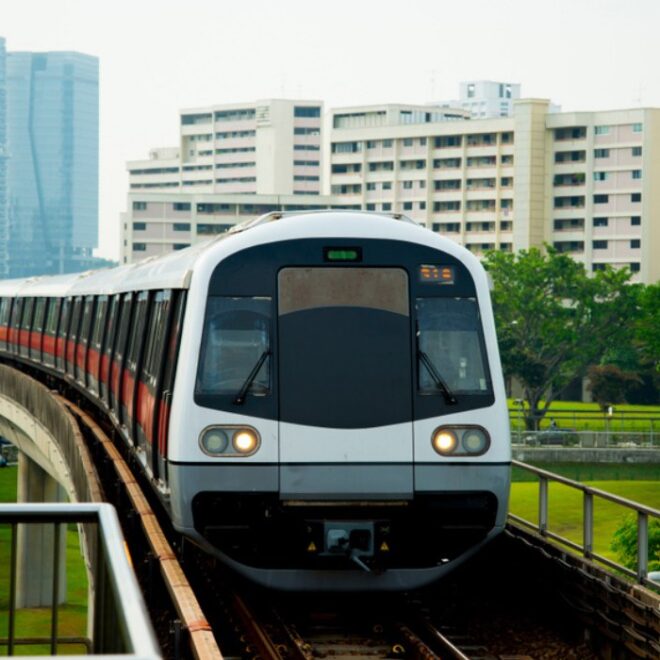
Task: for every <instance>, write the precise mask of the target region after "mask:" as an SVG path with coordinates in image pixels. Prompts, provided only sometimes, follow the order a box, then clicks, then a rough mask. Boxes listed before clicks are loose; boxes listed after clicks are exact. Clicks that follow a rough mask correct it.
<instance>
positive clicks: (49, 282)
mask: <svg viewBox="0 0 660 660" xmlns="http://www.w3.org/2000/svg"><path fill="white" fill-rule="evenodd" d="M289 219H291V220H293V219H295V225H292V224H291V223H288V222H283V223H282V225H285V226H288V231H284V232H283V234H288V235H300V234H301V233H303V234H304V233H305V231H302V229H301V224H300V222H301V221H304V223H305V229H306V230H309V231H310V234H311V235H314V236H316V235H317V232H318V231H319V229H320V227H323V226H324V225H323V224H322V222H323V221H324V220H325V221H331V222H332V223H333V224H332V226H333V228H334V227H339V226H341V229H342V231H344V230H350V229H352V228H355V229H358V227H359V228H360V229H358V231H360V232H362V231H364V226H365V220H367V219H368V223H369V224H368V227H369V229H371V228H372V227H373V225H372V224H371V223H374V224H376V223H382V224H381V226H380V227H379V228H378V230H376V231H377V232H378V234H379V235H381V232H382V235H383V237H384V238H385V237H387V236H388V234H390V233H391V232H392V230H395V227H394V223H396V224H397V225H398V227H396V230H395V231H394V233H395V234H396V235H397V236H398V237H400V236H401V235H405V236H408V232H409V231H414V232H415V234H410V237H409V240H411V241H414V242H422V241H420V240H419V236H420V235H419V234H417V231H425V230H424V228H423V227H421V226H420V225H418V224H417V223H416V222H414V221H413V220H411V219H410V218H408V217H407V216H405V215H402V214H397V213H393V214H380V213H369V212H364V211H347V210H343V211H338V210H332V209H328V210H322V211H303V212H299V211H296V212H274V213H268V214H266V215H262V216H259V217H257V218H253V219H250V220H248V221H246V222H243V223H241V224H238V225H235V226H234V227H232V228H231V229H230V230H229V231H227V232H226V233H224V234H221V235H220V236H217V237H216V238H213V239H210V240H208V241H204V242H201V243H196V244H195V245H193V246H191V247H188V248H185V249H183V250H178V251H176V252H171V253H169V254H167V255H163V256H154V257H148V258H147V259H144V260H142V261H139V262H136V263H134V264H127V265H124V266H117V267H115V268H104V269H101V270H94V271H86V272H83V273H73V274H69V275H54V276H41V277H33V278H23V279H12V280H0V297H13V296H35V297H36V296H84V295H88V294H92V293H93V294H101V295H103V294H107V295H110V294H114V293H121V292H124V291H133V290H139V289H180V288H188V287H189V284H190V279H191V276H192V272H193V269H194V266H195V263H196V262H197V260H198V259H199V258H200V256H201V255H203V254H205V253H207V252H209V251H210V250H213V249H214V246H217V245H218V244H223V245H224V246H226V248H229V245H230V241H231V243H232V244H233V243H234V242H235V243H236V247H237V249H243V248H244V247H246V244H248V243H250V240H249V239H250V237H252V232H251V231H249V230H252V229H254V228H256V227H264V229H265V231H263V232H261V231H260V232H254V241H255V243H257V242H259V238H261V239H262V240H263V239H265V240H266V242H272V241H273V240H274V237H275V236H276V234H279V232H276V233H274V232H273V231H272V230H274V229H276V228H275V227H273V226H272V223H275V222H277V221H280V220H289ZM307 221H309V224H307ZM312 223H313V224H312ZM389 223H391V224H389ZM278 225H279V222H278ZM408 228H409V229H408ZM282 229H283V230H284V226H283V227H282ZM374 229H375V227H374ZM323 231H324V232H326V233H327V230H325V229H324V230H323ZM352 233H353V232H352V231H351V232H349V234H352ZM257 234H258V235H259V238H258V237H257ZM288 235H287V236H285V237H284V238H282V239H280V240H286V238H289V237H292V236H288ZM328 235H329V236H331V235H332V233H330V234H328ZM239 236H240V238H239ZM432 236H433V241H431V240H429V241H428V242H429V243H430V242H438V241H439V242H441V243H442V249H445V250H446V251H447V252H449V253H452V254H456V253H457V252H460V254H461V256H463V255H469V257H466V256H463V258H464V259H465V258H467V259H475V257H474V256H473V255H471V254H470V253H469V252H468V251H467V250H465V249H464V248H462V247H460V246H459V245H458V244H457V243H455V242H454V241H451V240H449V239H445V238H442V237H440V236H438V235H437V234H432ZM425 237H428V234H427V235H426V236H425ZM232 239H235V241H234V240H232ZM275 240H277V239H276V238H275ZM226 248H225V249H223V252H224V251H225V250H226ZM229 251H230V252H231V249H230V250H229Z"/></svg>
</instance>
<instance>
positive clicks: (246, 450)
mask: <svg viewBox="0 0 660 660" xmlns="http://www.w3.org/2000/svg"><path fill="white" fill-rule="evenodd" d="M231 444H232V445H233V447H234V449H235V450H236V451H237V452H238V453H239V454H243V455H244V456H245V455H247V454H252V453H254V452H255V450H256V449H257V446H258V444H259V438H258V437H257V434H256V433H255V432H254V431H252V430H250V429H241V430H240V431H237V432H236V433H234V437H233V438H232V439H231Z"/></svg>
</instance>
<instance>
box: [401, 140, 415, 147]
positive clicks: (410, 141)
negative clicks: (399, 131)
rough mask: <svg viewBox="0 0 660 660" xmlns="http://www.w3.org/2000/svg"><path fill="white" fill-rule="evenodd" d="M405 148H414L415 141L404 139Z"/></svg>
mask: <svg viewBox="0 0 660 660" xmlns="http://www.w3.org/2000/svg"><path fill="white" fill-rule="evenodd" d="M403 146H404V147H412V146H413V139H412V138H404V139H403Z"/></svg>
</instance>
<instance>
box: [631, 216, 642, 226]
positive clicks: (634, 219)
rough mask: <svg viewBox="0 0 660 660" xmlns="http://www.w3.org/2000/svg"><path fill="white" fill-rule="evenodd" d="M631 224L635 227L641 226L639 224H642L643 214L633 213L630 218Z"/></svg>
mask: <svg viewBox="0 0 660 660" xmlns="http://www.w3.org/2000/svg"><path fill="white" fill-rule="evenodd" d="M630 224H631V225H632V226H633V227H639V225H641V224H642V216H641V215H633V216H632V217H631V218H630Z"/></svg>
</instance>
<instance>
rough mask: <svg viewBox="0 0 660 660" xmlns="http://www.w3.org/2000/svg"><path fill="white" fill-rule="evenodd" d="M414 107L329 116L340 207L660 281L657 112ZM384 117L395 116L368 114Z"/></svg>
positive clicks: (519, 104) (480, 247)
mask: <svg viewBox="0 0 660 660" xmlns="http://www.w3.org/2000/svg"><path fill="white" fill-rule="evenodd" d="M409 110H410V108H408V109H403V108H402V106H387V105H384V106H379V107H376V106H365V107H356V108H342V109H336V110H333V111H332V113H333V119H332V126H333V129H332V132H331V135H330V149H329V172H330V173H329V186H330V192H331V194H332V196H333V198H334V200H335V201H336V202H337V203H341V204H351V205H359V206H360V207H361V208H363V209H366V210H373V211H386V212H387V211H392V212H402V213H405V214H407V215H409V216H410V217H412V218H413V219H415V220H417V221H418V222H420V223H424V224H426V226H427V227H429V228H430V229H432V230H433V231H436V232H439V233H441V234H444V235H446V236H448V237H450V238H452V239H454V240H455V241H457V242H458V243H461V244H462V245H465V246H466V247H467V248H468V249H470V250H472V251H473V252H475V253H476V254H482V253H483V252H484V251H485V250H489V249H499V250H514V251H517V250H519V249H523V248H529V247H531V246H540V245H542V244H543V243H549V244H552V245H554V246H555V247H556V248H557V249H558V250H560V251H562V252H566V253H569V254H570V255H571V256H572V257H573V258H575V259H578V260H580V261H582V262H583V263H585V265H586V267H587V268H588V269H591V270H597V269H599V268H603V267H604V265H605V264H611V265H613V266H617V267H621V266H627V267H629V268H630V269H631V270H632V272H633V273H634V279H636V280H641V281H645V282H650V281H656V280H658V279H660V260H657V259H656V260H653V259H652V254H653V253H654V247H655V252H657V250H658V249H659V248H660V222H658V221H657V220H655V219H656V218H657V216H658V211H659V210H660V209H658V204H659V203H660V192H656V191H655V190H654V187H653V186H652V181H654V180H656V181H657V180H659V179H658V177H660V170H659V169H658V168H659V166H660V133H659V131H660V109H633V110H622V111H604V112H581V113H553V112H550V104H549V101H547V100H543V99H525V100H518V101H516V102H515V103H514V112H513V115H512V116H511V117H503V118H490V119H480V120H474V119H473V120H470V121H428V120H427V117H426V116H424V115H422V114H417V115H415V114H414V113H413V114H412V115H410V114H409V113H408V111H409ZM404 111H405V112H406V114H405V117H406V119H405V120H404V119H403V117H404V114H402V113H403V112H404ZM375 113H377V114H378V116H380V117H381V118H385V119H386V120H383V121H381V122H380V124H379V125H374V123H373V121H367V120H366V119H365V117H368V116H370V115H374V114H375ZM411 116H412V119H410V117H411ZM338 119H340V121H339V120H338Z"/></svg>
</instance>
